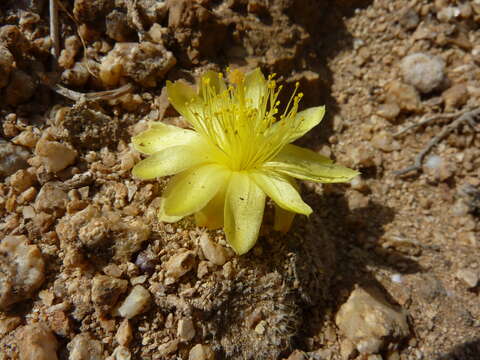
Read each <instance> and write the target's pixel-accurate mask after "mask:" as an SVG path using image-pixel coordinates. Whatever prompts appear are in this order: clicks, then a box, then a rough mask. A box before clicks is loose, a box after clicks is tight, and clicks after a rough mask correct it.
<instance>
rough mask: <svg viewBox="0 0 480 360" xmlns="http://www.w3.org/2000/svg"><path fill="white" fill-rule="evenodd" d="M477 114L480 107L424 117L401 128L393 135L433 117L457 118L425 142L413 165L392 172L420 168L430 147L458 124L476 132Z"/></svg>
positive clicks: (479, 114)
mask: <svg viewBox="0 0 480 360" xmlns="http://www.w3.org/2000/svg"><path fill="white" fill-rule="evenodd" d="M439 115H440V114H439ZM479 116H480V108H476V109H473V110H465V111H460V112H457V113H454V114H443V115H441V116H437V115H434V116H431V117H429V118H426V119H425V120H422V121H420V122H419V123H417V124H415V125H413V126H409V127H407V128H406V129H403V130H401V131H399V132H398V133H396V134H395V135H394V136H398V135H400V134H403V133H405V132H406V131H407V130H409V129H411V128H413V127H416V126H419V125H422V124H426V123H427V122H428V121H431V120H433V119H438V118H444V119H445V118H446V119H448V118H455V117H457V119H456V120H455V121H453V122H452V123H450V124H448V125H447V126H446V127H445V128H444V129H443V130H442V131H441V132H440V133H439V134H438V135H436V136H435V137H434V138H433V139H432V140H430V142H429V143H428V144H427V146H426V147H425V148H424V149H423V150H422V151H420V152H419V153H418V155H417V156H416V157H415V162H414V163H413V165H411V166H409V167H406V168H404V169H401V170H397V171H394V174H395V175H397V176H400V175H404V174H406V173H409V172H411V171H416V170H419V169H421V167H422V162H423V159H424V158H425V156H426V155H427V154H428V153H429V152H430V150H432V148H433V147H434V146H436V145H437V144H438V143H439V142H440V141H442V140H443V139H445V138H446V137H447V136H448V135H449V134H450V133H451V132H452V131H453V130H455V129H456V128H457V127H458V126H460V124H466V125H468V126H470V127H471V128H472V129H473V131H475V132H477V130H476V129H475V125H476V124H475V119H476V118H478V117H479Z"/></svg>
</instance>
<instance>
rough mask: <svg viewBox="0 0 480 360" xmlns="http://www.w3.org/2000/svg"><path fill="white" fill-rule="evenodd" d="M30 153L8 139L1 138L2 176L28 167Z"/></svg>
mask: <svg viewBox="0 0 480 360" xmlns="http://www.w3.org/2000/svg"><path fill="white" fill-rule="evenodd" d="M29 157H30V153H29V152H28V151H27V150H25V149H24V148H22V147H21V146H16V145H13V144H11V143H9V142H8V141H5V140H1V139H0V177H5V176H10V175H12V174H13V173H14V172H15V171H17V170H20V169H25V168H27V167H28V163H27V159H28V158H29Z"/></svg>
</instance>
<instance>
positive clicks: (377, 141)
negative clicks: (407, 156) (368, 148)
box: [371, 131, 400, 152]
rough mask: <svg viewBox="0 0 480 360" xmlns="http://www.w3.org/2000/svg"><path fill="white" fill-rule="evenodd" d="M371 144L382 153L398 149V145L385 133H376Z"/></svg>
mask: <svg viewBox="0 0 480 360" xmlns="http://www.w3.org/2000/svg"><path fill="white" fill-rule="evenodd" d="M371 142H372V145H373V147H374V148H376V149H378V150H382V151H384V152H392V151H394V150H399V149H400V144H399V143H398V142H397V141H396V140H394V139H393V137H392V135H391V134H390V133H387V132H386V131H380V132H378V133H376V134H375V135H374V136H373V138H372V141H371Z"/></svg>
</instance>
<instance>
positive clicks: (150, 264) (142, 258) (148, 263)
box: [135, 249, 158, 273]
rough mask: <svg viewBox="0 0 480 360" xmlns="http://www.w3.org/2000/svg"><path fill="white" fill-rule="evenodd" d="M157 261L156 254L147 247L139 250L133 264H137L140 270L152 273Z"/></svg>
mask: <svg viewBox="0 0 480 360" xmlns="http://www.w3.org/2000/svg"><path fill="white" fill-rule="evenodd" d="M157 263H158V259H157V256H156V255H155V254H154V253H153V252H152V251H149V250H148V249H147V250H144V251H142V252H140V253H139V254H138V255H137V258H136V259H135V265H137V266H138V268H139V269H140V270H141V271H143V272H146V273H152V272H153V271H154V270H155V265H156V264H157Z"/></svg>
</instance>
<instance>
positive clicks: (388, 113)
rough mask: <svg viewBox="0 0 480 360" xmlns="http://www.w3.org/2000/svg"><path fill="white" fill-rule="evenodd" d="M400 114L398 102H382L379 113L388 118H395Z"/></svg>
mask: <svg viewBox="0 0 480 360" xmlns="http://www.w3.org/2000/svg"><path fill="white" fill-rule="evenodd" d="M398 114H400V107H399V106H398V105H397V104H396V103H386V104H382V105H380V106H379V107H378V110H377V115H379V116H381V117H383V118H385V119H387V120H394V119H395V118H396V117H397V116H398Z"/></svg>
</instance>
